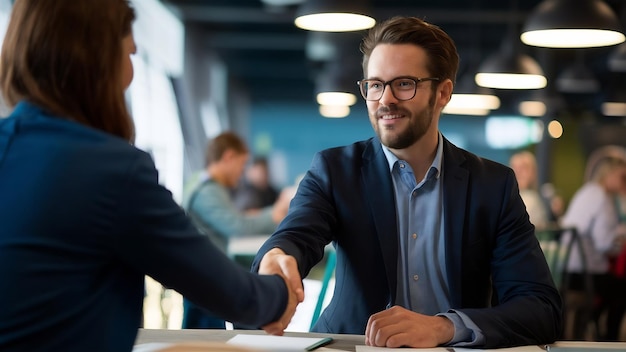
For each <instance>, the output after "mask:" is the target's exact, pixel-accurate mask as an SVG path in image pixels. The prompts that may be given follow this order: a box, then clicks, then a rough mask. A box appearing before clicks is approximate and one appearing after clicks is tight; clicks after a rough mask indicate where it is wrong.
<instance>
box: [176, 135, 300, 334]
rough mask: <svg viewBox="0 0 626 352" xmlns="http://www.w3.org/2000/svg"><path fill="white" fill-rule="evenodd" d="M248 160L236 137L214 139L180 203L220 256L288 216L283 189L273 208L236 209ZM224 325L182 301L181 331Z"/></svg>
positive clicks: (267, 232) (286, 193)
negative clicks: (237, 240)
mask: <svg viewBox="0 0 626 352" xmlns="http://www.w3.org/2000/svg"><path fill="white" fill-rule="evenodd" d="M248 157H249V152H248V147H247V146H246V143H245V142H244V141H243V139H241V138H240V137H239V136H238V135H237V134H235V133H233V132H228V131H227V132H223V133H221V134H219V135H217V136H216V137H214V138H213V139H211V140H210V141H209V143H208V145H207V149H206V153H205V164H206V169H205V170H204V174H203V175H202V177H199V178H198V180H196V181H194V182H195V183H196V184H195V185H191V186H190V187H189V189H191V193H190V194H189V195H188V196H186V197H185V198H186V199H185V200H183V203H184V207H185V209H186V210H187V213H188V214H189V216H190V217H191V218H192V220H193V222H194V224H195V225H196V227H197V228H198V229H199V230H200V231H201V232H202V233H203V234H205V235H206V236H208V237H209V238H210V239H211V241H212V242H213V243H215V244H216V245H217V246H218V247H219V248H220V249H221V250H222V251H223V252H226V251H227V248H228V242H229V239H230V238H232V237H235V236H244V235H270V234H271V233H272V232H273V231H274V230H275V229H276V226H277V225H278V223H280V221H281V220H282V219H283V218H284V217H285V215H287V210H288V209H289V202H290V201H291V197H292V195H293V192H294V191H293V190H292V189H291V188H287V189H285V190H284V191H283V192H282V193H281V194H280V195H279V196H278V197H277V199H276V201H275V202H274V203H273V204H272V205H270V206H266V207H264V208H261V209H259V210H258V211H255V212H254V213H244V212H242V211H240V210H239V209H237V207H236V206H235V203H234V202H233V200H232V198H231V193H230V192H231V190H232V189H234V188H235V187H236V186H237V184H238V183H239V180H240V179H241V176H242V174H243V172H244V169H245V166H246V163H247V161H248ZM225 323H226V322H225V321H224V319H222V318H220V317H217V316H215V314H213V313H211V312H209V311H207V310H206V309H203V308H201V307H199V306H198V305H196V304H194V303H193V302H192V301H191V300H189V299H187V297H184V299H183V323H182V327H183V328H185V329H201V328H205V329H224V328H225Z"/></svg>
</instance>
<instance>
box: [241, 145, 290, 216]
mask: <svg viewBox="0 0 626 352" xmlns="http://www.w3.org/2000/svg"><path fill="white" fill-rule="evenodd" d="M278 195H279V192H278V190H276V188H274V186H272V184H271V182H270V170H269V165H268V162H267V159H266V158H264V157H256V158H254V160H252V163H251V164H250V165H248V167H247V168H246V171H245V173H244V177H243V178H242V180H241V182H240V183H239V185H238V186H237V188H236V189H235V190H234V191H233V200H234V203H235V206H236V207H237V208H238V209H239V210H241V211H256V210H258V209H262V208H265V207H267V206H270V205H272V204H274V202H275V201H276V199H278Z"/></svg>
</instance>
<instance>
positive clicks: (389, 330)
mask: <svg viewBox="0 0 626 352" xmlns="http://www.w3.org/2000/svg"><path fill="white" fill-rule="evenodd" d="M259 274H265V275H272V274H278V275H280V276H281V277H283V279H284V280H285V282H286V284H287V289H288V291H289V300H288V302H287V307H286V309H285V312H284V313H283V315H282V316H281V317H280V319H279V320H278V321H275V322H272V323H269V324H267V325H265V326H263V330H265V332H267V333H268V334H272V335H282V334H283V332H284V331H285V329H286V328H287V326H288V325H289V323H290V322H291V318H292V317H293V315H294V313H295V312H296V306H297V305H298V304H299V303H301V302H302V301H304V289H303V287H302V279H301V278H300V272H299V271H298V264H297V262H296V260H295V258H294V257H292V256H290V255H287V254H285V252H283V251H282V250H281V249H279V248H273V249H271V250H270V251H268V252H267V253H266V254H265V255H264V256H263V259H262V260H261V263H260V266H259ZM453 337H454V324H453V323H452V322H451V321H450V320H449V319H448V318H446V317H442V316H429V315H423V314H419V313H415V312H413V311H410V310H408V309H405V308H402V307H400V306H394V307H391V308H390V309H387V310H384V311H382V312H378V313H376V314H373V315H372V316H371V317H370V318H369V320H368V322H367V327H366V329H365V343H366V344H367V345H370V346H379V347H404V346H406V347H436V346H439V345H442V344H445V343H447V342H449V341H450V340H452V338H453Z"/></svg>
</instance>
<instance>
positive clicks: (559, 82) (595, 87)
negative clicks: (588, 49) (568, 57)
mask: <svg viewBox="0 0 626 352" xmlns="http://www.w3.org/2000/svg"><path fill="white" fill-rule="evenodd" d="M556 87H557V89H558V91H559V92H562V93H574V94H590V93H596V92H598V91H599V90H600V83H599V82H598V79H597V78H596V76H595V74H594V73H593V72H592V71H591V70H590V69H589V68H588V67H587V66H586V65H585V60H584V58H583V52H582V50H578V51H577V52H576V59H575V61H574V62H573V63H572V64H570V65H569V66H567V67H565V68H564V69H563V71H562V72H561V73H560V74H559V76H558V77H557V79H556Z"/></svg>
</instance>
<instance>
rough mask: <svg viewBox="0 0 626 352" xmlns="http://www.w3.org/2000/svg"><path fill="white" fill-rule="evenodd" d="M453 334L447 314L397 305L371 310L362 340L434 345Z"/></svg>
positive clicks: (389, 344)
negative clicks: (414, 309) (373, 311)
mask: <svg viewBox="0 0 626 352" xmlns="http://www.w3.org/2000/svg"><path fill="white" fill-rule="evenodd" d="M453 337H454V324H453V323H452V321H450V320H449V319H448V318H446V317H440V316H429V315H423V314H419V313H415V312H412V311H410V310H408V309H405V308H402V307H399V306H394V307H391V308H389V309H387V310H384V311H382V312H379V313H376V314H373V315H372V316H371V317H370V318H369V320H368V321H367V327H366V329H365V344H367V345H369V346H378V347H391V348H397V347H414V348H419V347H422V348H424V347H437V346H439V345H442V344H445V343H447V342H448V341H450V340H452V338H453Z"/></svg>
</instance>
